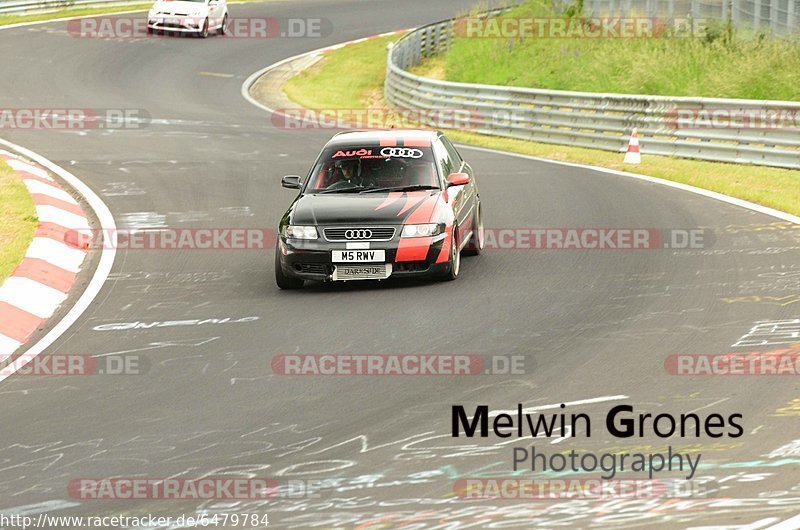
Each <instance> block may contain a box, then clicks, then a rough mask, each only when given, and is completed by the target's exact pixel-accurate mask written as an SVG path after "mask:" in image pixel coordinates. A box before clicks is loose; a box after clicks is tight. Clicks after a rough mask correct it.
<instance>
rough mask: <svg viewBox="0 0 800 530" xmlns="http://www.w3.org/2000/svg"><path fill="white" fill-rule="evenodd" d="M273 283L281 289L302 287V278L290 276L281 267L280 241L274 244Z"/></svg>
mask: <svg viewBox="0 0 800 530" xmlns="http://www.w3.org/2000/svg"><path fill="white" fill-rule="evenodd" d="M275 283H277V284H278V287H280V288H281V289H300V288H302V287H303V280H301V279H299V278H290V277H289V276H286V275H285V274H284V273H283V269H282V268H281V248H280V243H279V244H278V245H276V246H275Z"/></svg>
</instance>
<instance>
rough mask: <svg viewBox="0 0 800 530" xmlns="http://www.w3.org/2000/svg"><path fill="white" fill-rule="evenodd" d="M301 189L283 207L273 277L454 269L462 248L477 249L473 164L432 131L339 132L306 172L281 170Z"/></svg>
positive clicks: (366, 276)
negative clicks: (292, 199)
mask: <svg viewBox="0 0 800 530" xmlns="http://www.w3.org/2000/svg"><path fill="white" fill-rule="evenodd" d="M282 184H283V187H285V188H295V189H299V190H300V193H299V194H298V196H297V197H296V198H295V199H294V201H293V202H292V205H291V206H290V207H289V209H288V210H287V211H286V213H285V214H284V215H283V218H282V219H281V222H280V227H279V236H278V242H277V247H276V250H275V280H276V282H277V284H278V286H279V287H280V288H281V289H298V288H300V287H302V286H303V282H304V281H305V280H320V281H348V280H384V279H386V278H389V277H399V276H412V275H414V276H434V277H439V278H442V279H447V280H454V279H455V278H456V277H458V273H459V269H460V265H461V252H462V251H463V252H466V253H472V254H478V253H480V251H481V250H482V249H483V242H484V241H483V220H482V219H483V218H482V214H481V202H480V197H479V195H478V187H477V185H476V183H475V177H474V174H473V172H472V168H471V167H470V166H469V164H467V162H466V161H464V159H463V158H461V155H460V154H459V153H458V151H457V150H456V148H455V147H454V146H453V144H452V143H451V142H450V140H448V139H447V137H445V135H444V134H442V133H441V132H437V131H423V130H395V129H393V130H388V131H368V132H364V131H354V132H344V133H339V134H337V135H335V136H334V137H333V138H332V139H331V140H330V141H329V142H328V143H327V144H326V145H325V147H324V148H323V149H322V152H321V153H320V155H319V157H318V158H317V161H316V162H315V163H314V166H313V167H312V168H311V171H310V172H309V173H308V175H307V176H306V178H302V177H300V176H297V175H289V176H285V177H283V181H282Z"/></svg>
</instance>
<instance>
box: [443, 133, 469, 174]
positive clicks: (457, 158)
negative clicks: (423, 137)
mask: <svg viewBox="0 0 800 530" xmlns="http://www.w3.org/2000/svg"><path fill="white" fill-rule="evenodd" d="M441 140H442V144H444V148H445V149H447V153H448V154H449V155H450V159H451V160H452V161H453V166H454V171H458V170H460V169H461V164H462V163H463V162H464V159H463V158H461V155H460V154H458V151H456V146H454V145H453V144H452V142H450V140H449V139H448V138H446V137H444V136H442V137H441Z"/></svg>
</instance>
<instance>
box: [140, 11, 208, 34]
mask: <svg viewBox="0 0 800 530" xmlns="http://www.w3.org/2000/svg"><path fill="white" fill-rule="evenodd" d="M204 23H205V17H190V16H178V15H174V16H170V15H155V16H153V17H148V18H147V27H148V28H150V29H152V30H157V31H174V32H178V33H199V32H200V31H201V30H202V29H203V24H204Z"/></svg>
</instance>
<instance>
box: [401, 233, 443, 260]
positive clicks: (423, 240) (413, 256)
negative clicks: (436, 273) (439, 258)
mask: <svg viewBox="0 0 800 530" xmlns="http://www.w3.org/2000/svg"><path fill="white" fill-rule="evenodd" d="M432 240H433V238H432V237H403V238H401V239H400V244H399V245H397V254H396V255H395V258H394V260H395V261H424V260H426V259H427V258H428V250H429V249H430V248H431V243H432Z"/></svg>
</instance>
